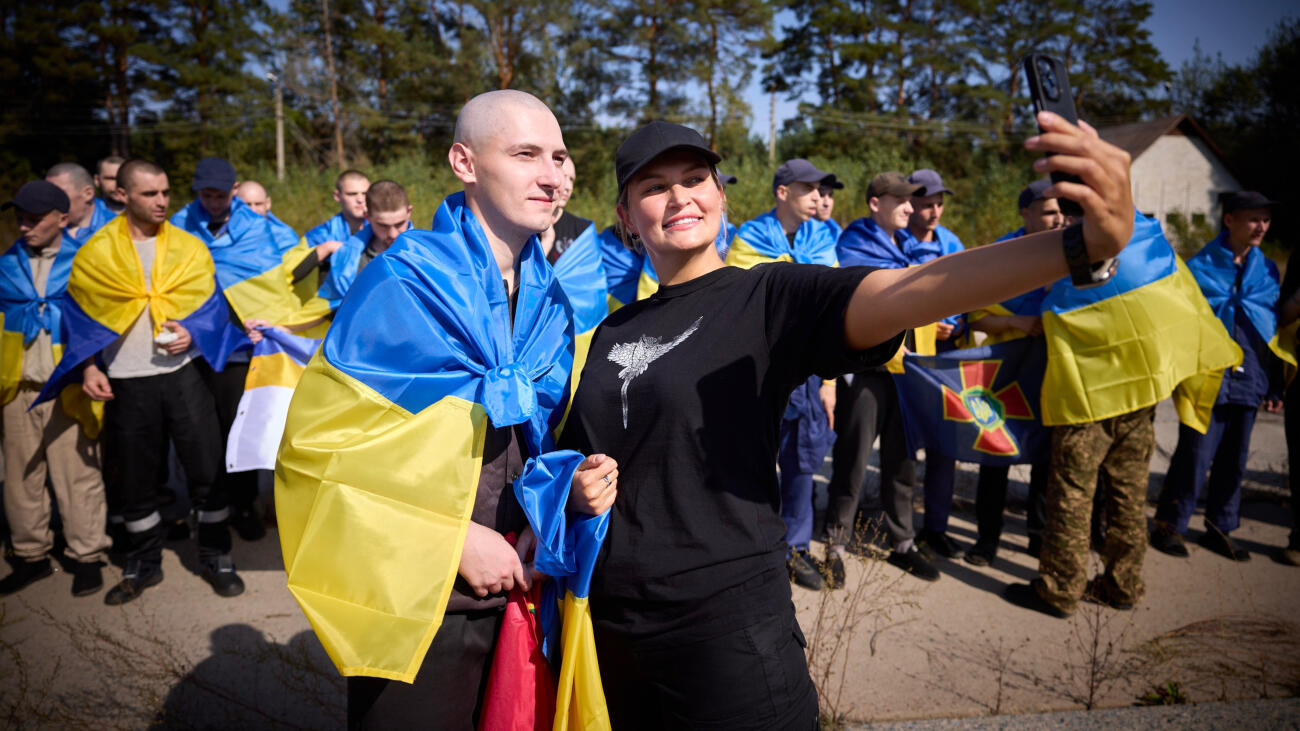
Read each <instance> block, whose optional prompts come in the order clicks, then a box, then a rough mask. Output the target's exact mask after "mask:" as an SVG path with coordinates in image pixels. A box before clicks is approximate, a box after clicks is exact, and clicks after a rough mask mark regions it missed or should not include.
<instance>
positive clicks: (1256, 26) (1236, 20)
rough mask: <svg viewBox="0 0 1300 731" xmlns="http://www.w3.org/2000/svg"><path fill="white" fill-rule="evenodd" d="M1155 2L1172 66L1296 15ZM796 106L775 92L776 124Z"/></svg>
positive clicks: (1299, 11) (1240, 51)
mask: <svg viewBox="0 0 1300 731" xmlns="http://www.w3.org/2000/svg"><path fill="white" fill-rule="evenodd" d="M1154 6H1155V12H1154V13H1153V14H1152V16H1151V18H1150V20H1148V21H1147V28H1148V29H1149V30H1150V31H1151V41H1152V43H1154V44H1155V47H1156V48H1157V49H1159V51H1160V54H1161V55H1162V56H1164V59H1165V62H1166V63H1168V64H1169V65H1170V67H1171V68H1173V69H1175V70H1177V69H1178V68H1179V67H1180V66H1181V65H1182V63H1183V62H1184V61H1186V60H1188V59H1190V58H1191V57H1192V49H1193V46H1194V45H1195V43H1196V41H1197V40H1198V39H1199V40H1200V42H1201V50H1202V51H1204V52H1206V53H1208V54H1210V55H1211V56H1214V55H1216V54H1223V60H1224V62H1226V63H1229V64H1237V63H1241V62H1243V61H1247V60H1249V59H1250V58H1252V57H1253V56H1254V55H1255V52H1256V51H1258V50H1259V48H1260V47H1261V46H1263V45H1264V43H1266V42H1267V40H1268V34H1269V31H1270V30H1271V29H1272V28H1274V27H1275V26H1276V25H1277V24H1278V23H1279V22H1280V21H1281V20H1282V19H1284V18H1286V17H1300V5H1298V4H1297V3H1296V2H1295V0H1291V2H1286V1H1284V0H1229V1H1228V2H1225V1H1224V0H1154ZM1229 8H1231V12H1229V10H1228V9H1229ZM787 22H788V21H787ZM746 100H747V101H748V102H749V105H750V108H751V109H752V115H753V123H752V125H751V129H752V130H753V132H754V134H756V135H758V136H759V137H761V138H763V139H767V135H768V125H769V115H768V113H769V109H770V106H769V104H770V102H769V100H768V97H767V95H766V94H764V93H763V92H762V90H761V89H760V88H759V84H758V81H757V80H756V81H755V82H754V83H753V84H751V86H750V89H749V93H748V94H747V95H746ZM798 106H799V104H798V102H792V101H788V100H786V99H784V98H782V97H779V96H778V97H777V100H776V124H777V129H778V130H779V129H780V127H781V124H782V123H783V122H784V121H785V120H786V119H789V118H790V117H791V116H793V115H794V114H795V112H796V111H797V110H798Z"/></svg>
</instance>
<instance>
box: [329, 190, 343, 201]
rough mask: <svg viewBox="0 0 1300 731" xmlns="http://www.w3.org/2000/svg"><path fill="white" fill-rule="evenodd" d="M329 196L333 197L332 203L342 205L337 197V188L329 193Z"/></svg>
mask: <svg viewBox="0 0 1300 731" xmlns="http://www.w3.org/2000/svg"><path fill="white" fill-rule="evenodd" d="M331 195H333V196H334V202H335V203H338V204H342V203H343V200H342V199H341V198H340V197H339V189H338V188H335V189H334V190H333V191H331Z"/></svg>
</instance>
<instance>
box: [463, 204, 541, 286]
mask: <svg viewBox="0 0 1300 731" xmlns="http://www.w3.org/2000/svg"><path fill="white" fill-rule="evenodd" d="M465 205H467V206H469V210H470V211H471V212H472V213H473V214H474V217H475V218H476V219H478V223H479V225H480V226H482V227H483V235H484V236H485V237H486V238H487V240H488V246H490V247H491V248H492V256H493V258H495V259H496V262H497V268H498V269H499V270H500V271H501V278H502V279H503V280H505V282H506V284H507V289H508V290H509V291H514V290H515V289H516V288H517V287H518V286H519V285H518V281H517V277H516V274H517V273H518V270H519V255H520V253H521V252H523V250H524V245H525V244H527V243H528V238H529V237H528V236H527V235H526V234H521V233H519V232H516V231H510V230H509V229H511V228H513V227H511V226H510V225H509V224H508V223H506V221H505V219H504V218H503V217H501V216H499V215H491V212H489V211H487V210H485V209H484V208H482V207H481V206H480V205H479V203H478V199H477V198H476V197H475V196H473V195H470V192H469V191H468V190H467V191H465Z"/></svg>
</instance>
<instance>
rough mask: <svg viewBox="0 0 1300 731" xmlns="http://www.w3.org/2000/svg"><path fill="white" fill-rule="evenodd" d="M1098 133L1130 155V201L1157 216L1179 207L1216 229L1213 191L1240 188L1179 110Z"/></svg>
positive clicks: (1204, 137) (1161, 217)
mask: <svg viewBox="0 0 1300 731" xmlns="http://www.w3.org/2000/svg"><path fill="white" fill-rule="evenodd" d="M1098 133H1099V134H1101V137H1102V139H1104V140H1106V141H1107V142H1110V143H1111V144H1113V145H1115V146H1117V147H1120V148H1122V149H1123V150H1125V151H1126V152H1128V154H1129V155H1131V156H1132V157H1133V169H1132V176H1133V202H1134V204H1135V205H1137V208H1138V210H1139V211H1141V212H1142V213H1144V214H1146V215H1148V216H1150V217H1152V218H1155V219H1156V220H1157V221H1161V222H1164V221H1165V220H1166V219H1167V216H1168V215H1169V214H1170V213H1173V212H1174V211H1181V212H1182V213H1183V214H1185V215H1186V216H1187V217H1188V218H1189V219H1190V220H1191V221H1192V222H1193V223H1198V222H1200V221H1202V220H1204V221H1205V222H1207V223H1209V224H1210V225H1211V226H1213V227H1214V228H1215V229H1217V228H1218V225H1219V224H1218V220H1219V213H1220V210H1221V209H1220V206H1219V196H1220V195H1222V194H1223V193H1228V192H1231V191H1237V190H1241V184H1240V183H1238V182H1237V178H1236V177H1235V176H1234V175H1233V174H1232V171H1230V170H1229V169H1228V166H1227V164H1226V163H1225V162H1224V159H1223V153H1222V152H1220V151H1219V148H1218V146H1216V145H1215V144H1214V142H1213V141H1212V140H1211V139H1210V138H1209V136H1208V135H1206V133H1205V130H1203V129H1201V126H1200V125H1199V124H1197V123H1196V121H1195V120H1193V119H1192V118H1191V117H1188V116H1187V115H1185V114H1179V115H1177V116H1174V117H1165V118H1163V119H1155V120H1152V121H1150V122H1135V123H1133V124H1121V125H1118V126H1115V127H1105V128H1102V129H1100V130H1098Z"/></svg>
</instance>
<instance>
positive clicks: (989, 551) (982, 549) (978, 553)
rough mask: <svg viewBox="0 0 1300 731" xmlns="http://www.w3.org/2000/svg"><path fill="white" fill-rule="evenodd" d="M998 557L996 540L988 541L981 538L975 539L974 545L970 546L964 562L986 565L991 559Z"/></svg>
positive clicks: (972, 564) (973, 564)
mask: <svg viewBox="0 0 1300 731" xmlns="http://www.w3.org/2000/svg"><path fill="white" fill-rule="evenodd" d="M997 557H998V543H997V541H989V540H985V539H983V538H980V539H979V540H977V541H975V545H973V546H971V547H970V550H969V551H967V552H966V563H968V564H970V565H971V566H988V565H989V564H991V563H993V559H995V558H997Z"/></svg>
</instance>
